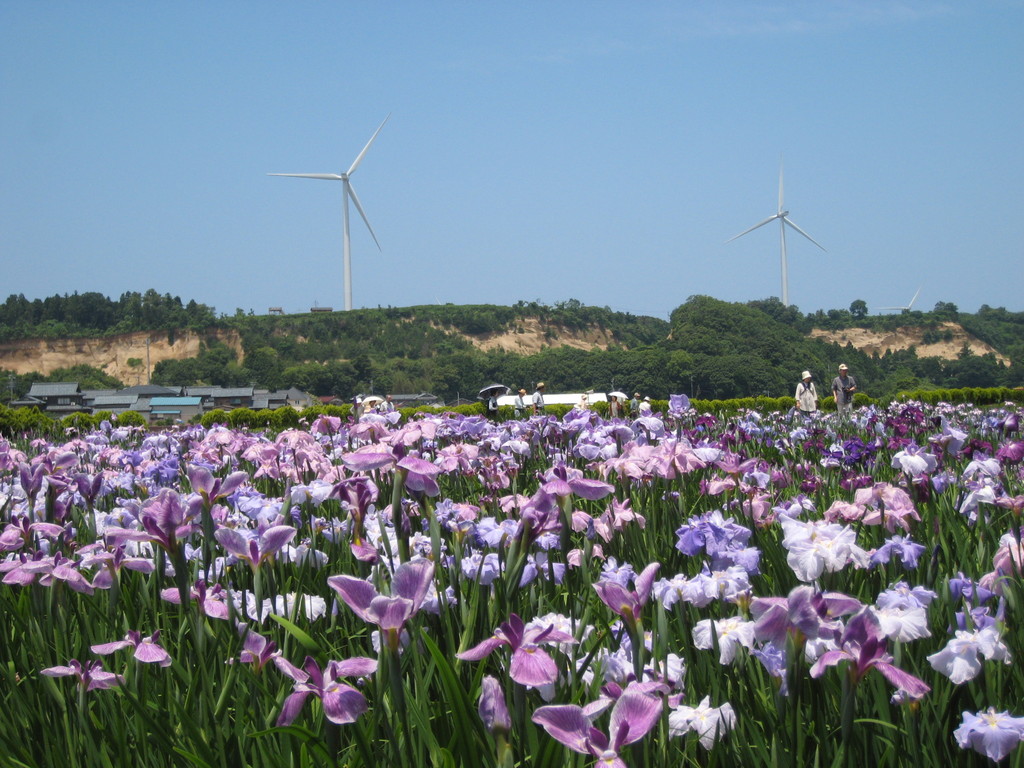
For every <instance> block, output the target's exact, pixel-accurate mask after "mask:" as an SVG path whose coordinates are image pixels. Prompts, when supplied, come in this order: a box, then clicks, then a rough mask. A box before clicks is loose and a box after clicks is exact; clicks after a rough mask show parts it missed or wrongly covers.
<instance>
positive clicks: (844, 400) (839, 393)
mask: <svg viewBox="0 0 1024 768" xmlns="http://www.w3.org/2000/svg"><path fill="white" fill-rule="evenodd" d="M848 371H849V369H848V368H847V367H846V363H843V364H842V365H840V366H839V375H838V376H836V377H835V378H834V379H832V397H834V398H835V399H836V411H838V413H839V418H841V419H848V418H850V414H851V413H852V412H853V393H854V392H856V391H857V380H856V379H855V378H853V376H851V375H850V374H849V372H848Z"/></svg>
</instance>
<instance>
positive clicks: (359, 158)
mask: <svg viewBox="0 0 1024 768" xmlns="http://www.w3.org/2000/svg"><path fill="white" fill-rule="evenodd" d="M390 119H391V113H390V112H389V113H388V116H387V117H385V118H384V123H386V122H387V121H388V120H390ZM384 123H381V124H380V126H378V128H377V130H376V131H374V132H373V136H371V137H370V140H369V141H368V142H366V146H365V147H363V151H362V152H360V153H359V155H358V156H357V157H356V159H355V160H353V161H352V167H351V168H349V169H348V173H347V174H345V175H346V176H351V175H352V174H353V173H355V172H356V168H358V167H359V164H360V163H361V162H363V158H364V157H365V156H366V153H367V151H369V149H370V145H371V144H373V140H374V139H376V138H377V134H378V133H380V129H381V128H383V127H384ZM367 226H369V225H367Z"/></svg>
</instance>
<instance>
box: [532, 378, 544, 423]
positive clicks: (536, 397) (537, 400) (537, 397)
mask: <svg viewBox="0 0 1024 768" xmlns="http://www.w3.org/2000/svg"><path fill="white" fill-rule="evenodd" d="M542 413H544V382H543V381H540V382H537V389H536V390H534V392H533V415H534V416H537V415H539V414H542Z"/></svg>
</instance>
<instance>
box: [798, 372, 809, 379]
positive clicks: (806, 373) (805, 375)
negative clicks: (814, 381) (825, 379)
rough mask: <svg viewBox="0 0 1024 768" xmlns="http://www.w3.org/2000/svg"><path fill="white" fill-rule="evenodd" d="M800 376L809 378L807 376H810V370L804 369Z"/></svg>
mask: <svg viewBox="0 0 1024 768" xmlns="http://www.w3.org/2000/svg"><path fill="white" fill-rule="evenodd" d="M800 378H801V379H809V378H811V372H810V371H804V372H803V373H801V374H800Z"/></svg>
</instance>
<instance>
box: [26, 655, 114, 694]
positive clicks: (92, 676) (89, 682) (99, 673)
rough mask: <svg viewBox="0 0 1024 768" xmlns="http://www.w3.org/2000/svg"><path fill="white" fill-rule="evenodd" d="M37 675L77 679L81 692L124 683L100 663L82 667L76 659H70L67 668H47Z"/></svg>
mask: <svg viewBox="0 0 1024 768" xmlns="http://www.w3.org/2000/svg"><path fill="white" fill-rule="evenodd" d="M39 674H41V675H46V676H47V677H77V678H78V685H79V686H80V687H81V689H82V690H83V691H96V690H103V689H106V688H114V687H115V686H118V685H120V684H121V683H123V682H124V678H123V677H122V676H121V675H115V674H114V673H113V672H107V671H106V670H104V669H103V664H101V663H100V662H98V661H88V662H86V663H85V664H84V665H83V664H82V663H81V662H80V661H78V659H72V660H71V661H70V662H69V663H68V665H67V666H57V667H47V668H46V669H42V670H40V671H39Z"/></svg>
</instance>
